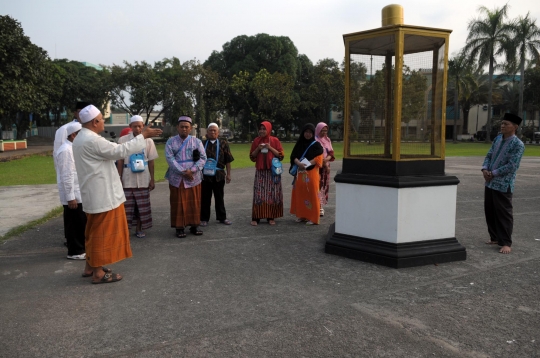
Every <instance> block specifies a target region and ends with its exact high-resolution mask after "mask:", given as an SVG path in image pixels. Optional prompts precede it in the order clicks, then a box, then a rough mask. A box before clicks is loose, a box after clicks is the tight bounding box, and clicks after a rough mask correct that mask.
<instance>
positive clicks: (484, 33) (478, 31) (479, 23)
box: [464, 4, 511, 142]
mask: <svg viewBox="0 0 540 358" xmlns="http://www.w3.org/2000/svg"><path fill="white" fill-rule="evenodd" d="M478 11H479V12H480V14H481V15H483V16H481V17H479V18H477V19H473V20H471V21H470V22H469V25H468V27H467V28H468V30H469V34H468V36H467V44H466V45H465V49H464V50H465V52H466V53H468V54H469V55H470V56H471V58H475V59H478V64H479V65H480V66H482V67H483V66H485V65H486V64H488V65H489V72H488V73H489V95H488V121H487V126H486V128H491V117H492V113H491V112H492V111H491V104H492V94H493V72H494V66H495V64H496V59H497V56H500V55H503V54H508V53H510V52H511V50H510V43H511V42H510V31H511V27H510V25H508V24H506V23H505V22H504V21H505V19H506V17H507V11H508V4H506V5H504V6H503V7H501V8H495V9H493V10H489V9H488V8H486V7H485V6H480V7H479V8H478ZM486 142H491V138H490V136H489V135H487V136H486Z"/></svg>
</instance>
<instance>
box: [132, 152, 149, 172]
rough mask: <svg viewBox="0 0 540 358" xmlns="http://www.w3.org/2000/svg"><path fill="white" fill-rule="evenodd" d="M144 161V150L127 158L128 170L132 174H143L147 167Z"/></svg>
mask: <svg viewBox="0 0 540 358" xmlns="http://www.w3.org/2000/svg"><path fill="white" fill-rule="evenodd" d="M147 165H148V164H147V162H146V160H144V149H143V151H142V153H135V154H131V155H130V156H129V168H130V169H131V172H133V173H141V172H144V169H145V167H146V166H147Z"/></svg>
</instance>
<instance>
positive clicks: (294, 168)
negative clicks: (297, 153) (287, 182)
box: [289, 141, 316, 176]
mask: <svg viewBox="0 0 540 358" xmlns="http://www.w3.org/2000/svg"><path fill="white" fill-rule="evenodd" d="M315 142H316V141H313V142H311V144H310V145H308V147H307V148H306V150H305V151H304V154H302V158H300V161H302V160H303V159H304V157H305V156H306V153H307V151H308V149H309V147H311V146H312V145H313V144H315ZM296 173H298V165H296V164H293V165H291V168H290V169H289V174H290V175H292V176H295V175H296Z"/></svg>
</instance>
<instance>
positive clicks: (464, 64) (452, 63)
mask: <svg viewBox="0 0 540 358" xmlns="http://www.w3.org/2000/svg"><path fill="white" fill-rule="evenodd" d="M470 71H471V65H470V59H469V58H468V57H467V54H466V53H464V52H460V53H458V54H457V55H456V56H454V57H452V58H451V59H450V60H448V76H449V77H450V79H451V80H450V87H451V88H453V90H454V91H453V92H454V131H453V140H454V143H455V142H456V141H457V127H456V126H457V121H458V118H459V112H458V109H459V100H460V89H461V88H462V87H463V85H464V83H463V80H464V78H465V76H466V75H467V73H468V72H470ZM467 127H468V123H465V117H464V118H463V134H465V133H466V131H467Z"/></svg>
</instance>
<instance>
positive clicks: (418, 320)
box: [0, 158, 540, 357]
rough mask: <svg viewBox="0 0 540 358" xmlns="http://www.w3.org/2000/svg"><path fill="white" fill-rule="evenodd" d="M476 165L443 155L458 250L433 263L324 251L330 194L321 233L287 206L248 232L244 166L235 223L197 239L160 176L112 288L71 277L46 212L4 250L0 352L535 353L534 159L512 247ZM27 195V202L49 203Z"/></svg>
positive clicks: (537, 231)
mask: <svg viewBox="0 0 540 358" xmlns="http://www.w3.org/2000/svg"><path fill="white" fill-rule="evenodd" d="M481 160H482V159H481V158H448V160H447V174H449V175H456V176H458V177H459V179H460V180H461V184H460V185H459V186H458V207H457V222H456V237H457V238H458V240H459V241H460V243H461V244H463V245H464V246H465V247H466V248H467V253H468V258H467V261H463V262H455V263H447V264H441V265H438V266H424V267H416V268H409V269H401V270H395V269H390V268H386V267H381V266H376V265H372V264H367V263H363V262H359V261H354V260H350V259H346V258H342V257H338V256H333V255H327V254H325V253H324V251H323V250H324V242H325V235H326V232H327V230H328V226H329V225H330V224H331V223H332V222H333V215H334V212H335V202H334V201H333V200H332V201H331V203H330V205H329V206H328V208H327V216H325V217H324V219H323V221H322V224H321V225H319V226H311V227H310V226H305V225H301V224H296V223H294V221H293V219H292V218H291V217H290V216H289V215H286V217H285V218H282V219H279V220H278V223H277V225H276V226H275V227H270V226H268V225H265V224H261V225H260V226H258V227H251V226H250V225H249V220H250V207H251V195H252V191H251V183H252V178H253V169H251V168H250V169H241V170H236V171H235V172H234V175H233V183H231V184H230V185H228V186H227V188H226V190H227V192H226V204H227V208H228V212H229V218H230V219H231V220H233V222H234V224H233V225H232V226H229V227H227V226H224V225H220V224H217V223H216V222H211V224H210V226H208V227H207V228H206V229H205V234H204V235H203V236H201V237H194V236H191V235H188V237H187V238H186V239H183V240H181V239H176V238H175V237H174V235H173V233H174V231H173V230H172V229H171V228H169V204H168V189H167V184H166V183H160V184H158V185H157V188H156V190H155V191H154V192H153V194H152V207H153V216H154V228H153V229H151V230H150V231H149V232H148V236H147V238H146V239H137V238H135V237H133V239H132V248H133V253H134V256H133V258H132V259H130V260H125V261H122V262H120V263H118V264H116V265H113V266H112V268H113V269H114V270H115V271H118V272H120V273H122V274H124V275H125V278H124V280H123V281H121V282H119V283H115V284H110V285H91V284H90V280H89V279H84V278H81V277H80V274H81V273H82V270H83V266H84V263H83V262H79V261H70V260H66V259H65V255H66V250H65V248H64V247H63V245H62V242H63V239H62V236H63V229H62V219H61V218H57V219H54V220H51V221H49V222H47V223H45V224H43V225H41V226H40V227H39V228H36V229H33V230H31V231H28V232H26V233H25V234H23V235H21V236H19V237H14V238H12V239H10V240H8V241H6V242H4V243H3V244H2V245H0V302H2V304H1V305H0V322H1V324H0V357H73V356H77V357H83V356H84V357H179V356H182V357H301V356H304V357H353V356H354V357H536V356H540V353H539V352H540V347H539V344H540V300H539V299H538V297H540V288H539V287H540V286H539V281H540V279H539V276H540V275H539V274H540V267H539V264H540V220H539V218H540V208H539V202H540V184H539V181H538V178H539V174H540V173H539V171H540V159H538V158H525V159H524V160H523V162H522V167H521V169H520V172H519V175H518V179H517V185H516V187H517V190H516V192H515V195H514V207H515V231H514V240H515V245H514V251H513V252H512V254H511V255H501V254H498V253H497V251H496V249H495V248H493V247H490V246H487V245H485V244H483V242H484V241H485V240H486V228H485V224H484V219H483V213H482V193H483V187H482V181H481V176H480V173H479V170H478V167H479V165H480V164H481ZM338 168H339V163H336V164H335V165H334V169H338ZM285 179H286V186H285V197H286V208H287V209H288V207H289V204H288V201H289V195H290V180H289V179H290V178H288V177H286V178H285ZM333 189H334V188H333ZM51 192H52V190H51ZM333 194H334V192H333V191H332V193H331V195H332V199H333ZM32 198H33V199H32V200H31V201H27V205H28V208H33V207H34V205H35V203H37V202H41V201H46V199H44V198H42V197H40V196H33V197H32ZM0 200H1V201H4V200H3V198H2V199H0ZM12 200H13V201H23V198H14V199H12ZM373 205H377V203H373ZM29 211H30V210H29ZM34 211H37V210H34Z"/></svg>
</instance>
